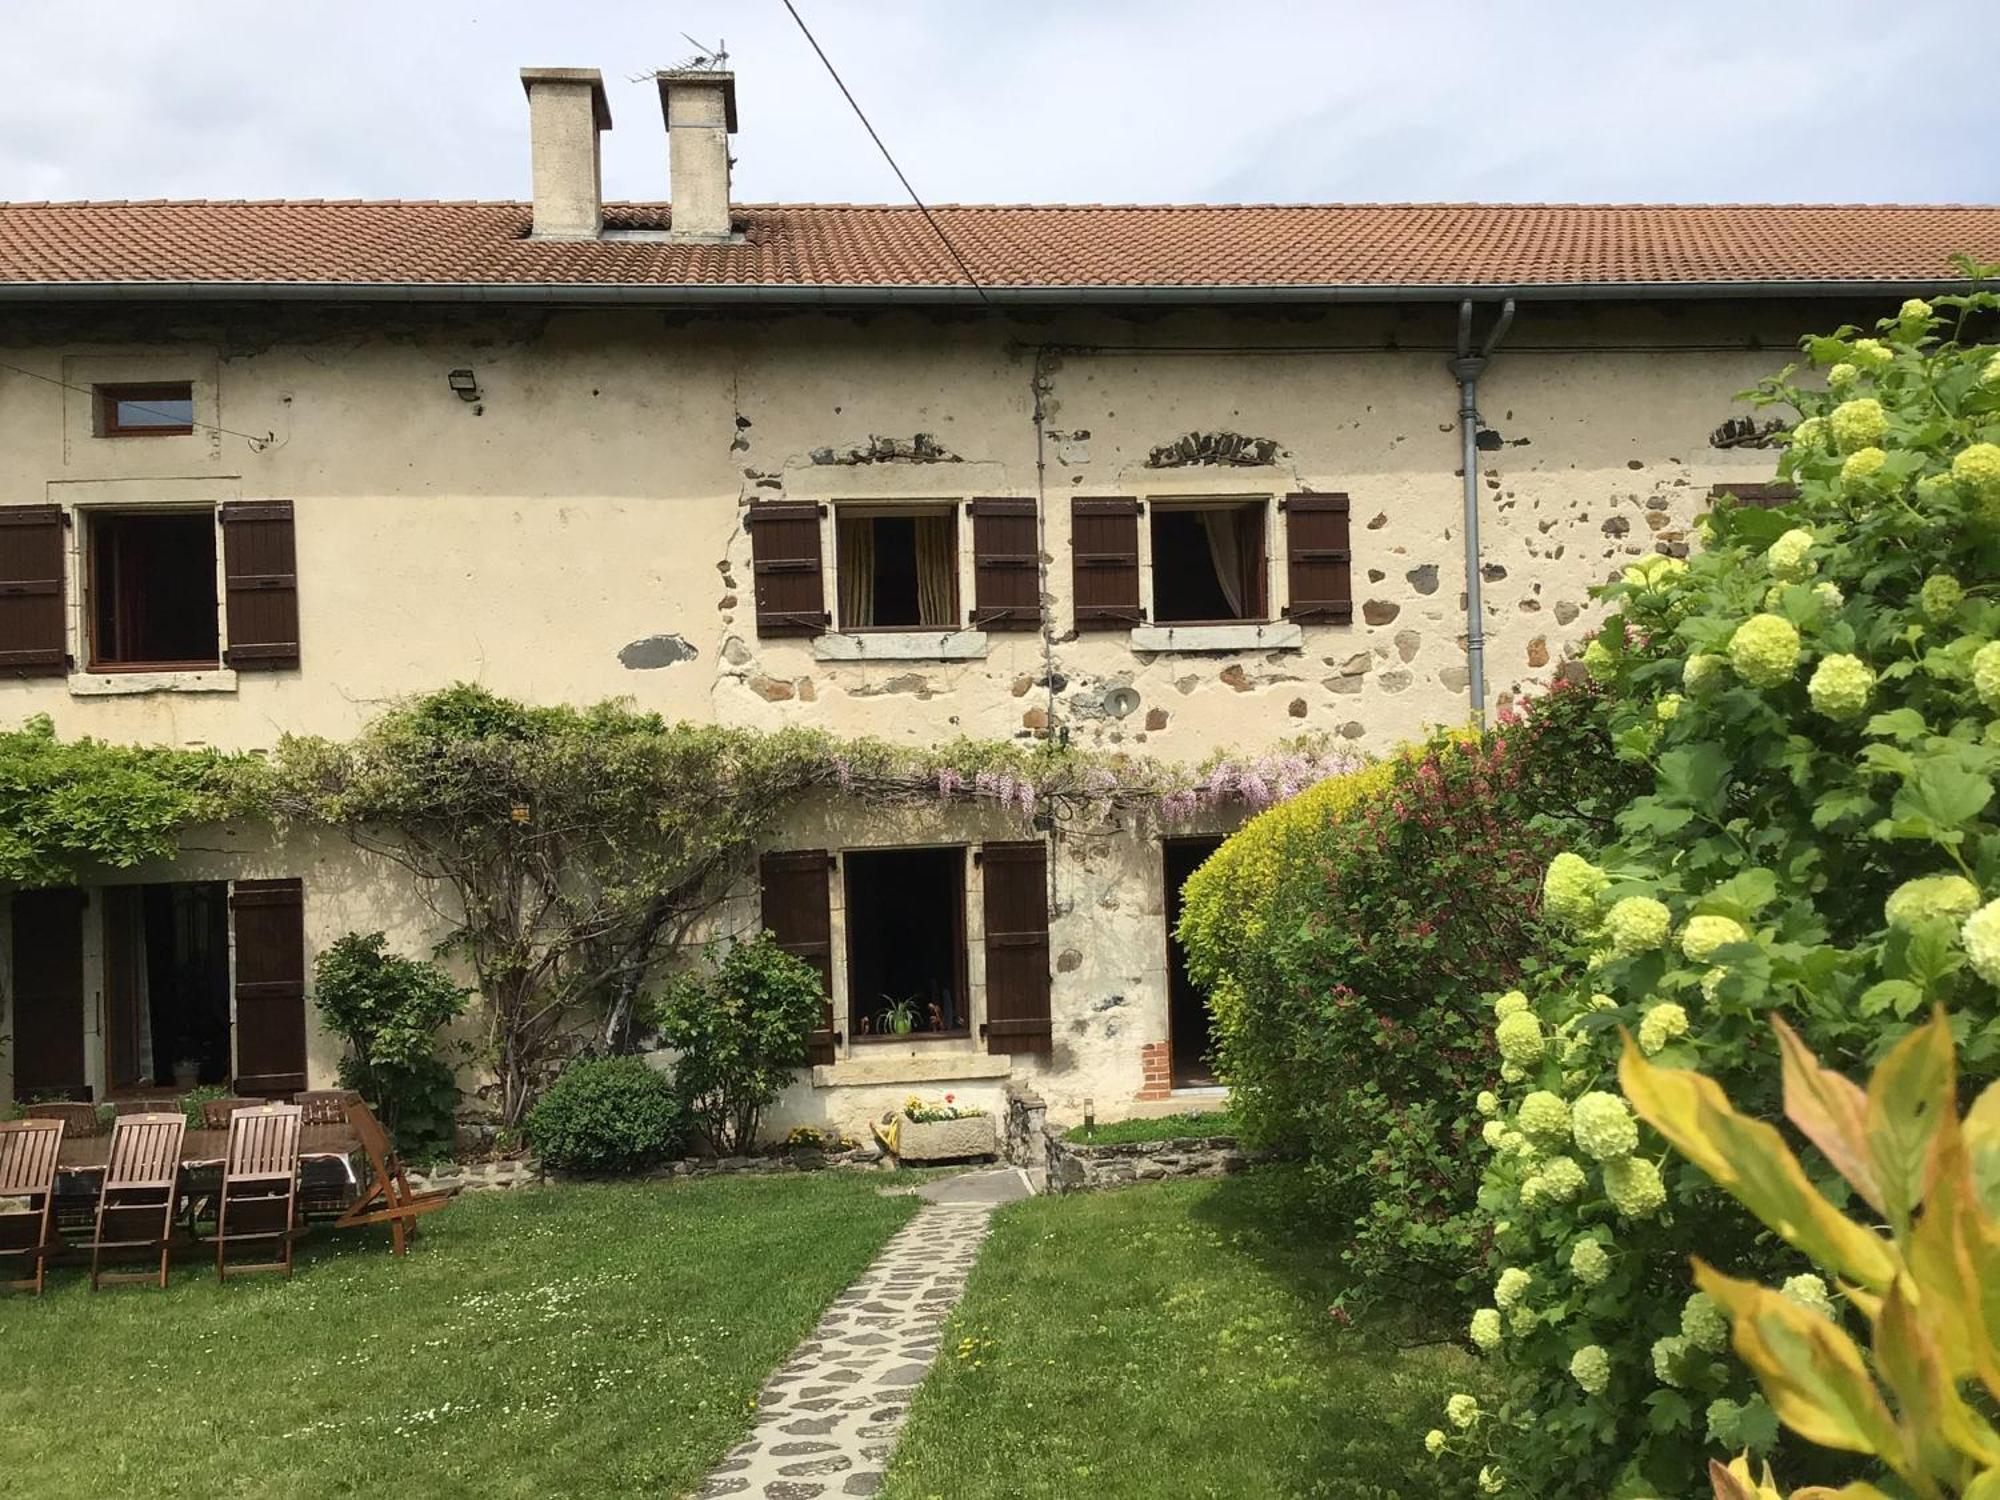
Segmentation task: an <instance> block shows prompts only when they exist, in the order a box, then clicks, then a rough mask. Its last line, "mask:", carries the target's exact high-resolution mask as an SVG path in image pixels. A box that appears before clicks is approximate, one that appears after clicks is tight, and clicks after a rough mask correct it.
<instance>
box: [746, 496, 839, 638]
mask: <svg viewBox="0 0 2000 1500" xmlns="http://www.w3.org/2000/svg"><path fill="white" fill-rule="evenodd" d="M825 514H826V507H825V506H823V505H816V504H813V503H811V502H808V501H793V500H760V501H758V502H756V503H755V504H753V505H752V506H751V507H750V509H749V513H748V514H747V515H746V516H745V517H744V524H745V525H746V526H748V527H749V528H750V558H751V562H750V571H751V574H752V583H753V584H754V585H755V589H756V600H757V634H758V635H760V636H773V635H818V634H819V633H820V632H821V631H823V630H825V629H826V626H827V615H826V591H825V584H824V581H823V580H822V578H821V576H820V517H821V516H823V515H825Z"/></svg>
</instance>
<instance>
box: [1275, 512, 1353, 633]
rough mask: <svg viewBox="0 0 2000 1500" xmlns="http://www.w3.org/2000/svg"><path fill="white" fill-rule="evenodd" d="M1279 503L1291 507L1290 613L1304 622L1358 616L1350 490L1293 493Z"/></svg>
mask: <svg viewBox="0 0 2000 1500" xmlns="http://www.w3.org/2000/svg"><path fill="white" fill-rule="evenodd" d="M1279 504H1280V508H1281V509H1282V510H1283V511H1284V513H1285V570H1286V578H1287V579H1288V580H1289V586H1290V590H1291V601H1290V602H1289V603H1288V604H1286V606H1285V618H1286V619H1288V620H1296V621H1298V622H1299V623H1301V624H1313V623H1318V624H1336V625H1345V624H1347V623H1348V622H1350V621H1351V620H1353V618H1354V561H1353V558H1354V554H1353V553H1352V552H1351V551H1350V550H1349V542H1348V529H1347V519H1348V518H1347V496H1345V495H1287V496H1285V498H1284V499H1283V500H1282V501H1281V502H1279Z"/></svg>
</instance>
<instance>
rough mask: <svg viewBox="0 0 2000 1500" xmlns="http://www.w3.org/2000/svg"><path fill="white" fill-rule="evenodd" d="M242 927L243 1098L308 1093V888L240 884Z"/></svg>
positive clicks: (235, 896)
mask: <svg viewBox="0 0 2000 1500" xmlns="http://www.w3.org/2000/svg"><path fill="white" fill-rule="evenodd" d="M229 909H230V914H231V916H232V917H233V918H234V919H235V926H236V933H235V937H236V1091H237V1092H238V1093H239V1094H263V1095H291V1094H295V1093H297V1092H298V1091H299V1090H300V1089H302V1088H304V1087H305V1086H306V936H305V888H304V886H302V885H301V884H300V882H298V881H296V880H239V881H237V882H236V887H235V889H234V890H233V891H232V892H231V893H230V897H229Z"/></svg>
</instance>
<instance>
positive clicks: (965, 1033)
mask: <svg viewBox="0 0 2000 1500" xmlns="http://www.w3.org/2000/svg"><path fill="white" fill-rule="evenodd" d="M977 848H978V845H976V844H967V843H949V844H858V845H855V846H853V847H850V848H845V849H841V850H838V851H837V852H836V858H837V864H836V866H835V873H837V874H838V876H839V877H840V907H839V911H840V929H841V941H840V943H839V950H840V982H841V991H842V995H841V999H842V1001H843V1008H844V1010H845V1012H846V1014H845V1017H844V1019H845V1022H846V1028H845V1029H846V1035H847V1045H848V1046H849V1047H855V1046H861V1045H874V1044H877V1043H882V1042H903V1043H913V1042H964V1041H970V1040H971V1039H972V1038H973V1037H974V1036H975V1035H977V1033H978V1026H977V1025H976V1024H975V1019H974V1017H973V1013H972V1012H973V1005H972V929H971V925H970V922H971V913H970V902H969V901H968V899H967V888H968V886H969V885H970V884H971V875H970V871H971V868H972V856H973V852H974V850H976V849H977ZM944 853H956V854H957V855H958V879H957V880H956V881H955V882H954V901H953V907H954V918H953V920H954V923H955V931H956V941H957V951H956V953H954V955H953V964H954V966H955V969H956V975H955V977H956V980H957V984H958V993H959V1011H960V1014H961V1015H963V1017H964V1023H963V1025H961V1026H960V1027H958V1028H957V1029H955V1030H952V1031H911V1032H909V1033H908V1034H907V1035H904V1036H898V1035H896V1034H895V1033H894V1032H886V1033H873V1032H864V1031H862V1030H861V1028H860V1025H859V1020H860V1016H859V1014H858V1013H857V1010H856V1007H855V996H854V942H855V924H854V921H853V907H852V905H851V903H850V902H849V901H848V899H847V882H848V878H849V874H848V868H849V867H848V860H849V857H850V856H852V855H857V854H859V855H877V854H944ZM982 1010H983V1005H982ZM979 1020H980V1021H983V1020H984V1016H983V1015H982V1016H981V1017H980V1018H979Z"/></svg>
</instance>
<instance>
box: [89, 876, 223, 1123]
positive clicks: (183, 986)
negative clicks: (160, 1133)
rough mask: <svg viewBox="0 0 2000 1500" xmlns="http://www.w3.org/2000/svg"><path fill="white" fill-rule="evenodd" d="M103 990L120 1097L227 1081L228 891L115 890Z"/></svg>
mask: <svg viewBox="0 0 2000 1500" xmlns="http://www.w3.org/2000/svg"><path fill="white" fill-rule="evenodd" d="M104 986H105V1021H106V1032H107V1035H106V1038H105V1071H106V1075H107V1077H108V1079H109V1081H110V1084H111V1087H112V1088H113V1089H114V1090H117V1089H150V1088H159V1087H187V1086H189V1085H191V1084H212V1083H227V1082H228V1081H229V1077H230V1057H229V887H228V886H227V884H225V883H224V882H221V881H202V882H199V883H181V884H174V885H136V886H110V887H107V888H106V889H105V892H104Z"/></svg>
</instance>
